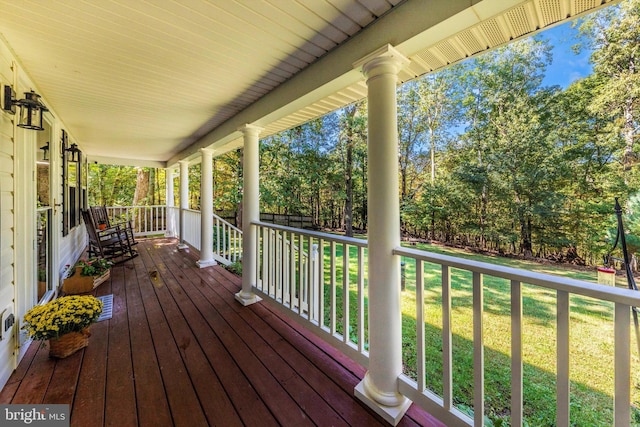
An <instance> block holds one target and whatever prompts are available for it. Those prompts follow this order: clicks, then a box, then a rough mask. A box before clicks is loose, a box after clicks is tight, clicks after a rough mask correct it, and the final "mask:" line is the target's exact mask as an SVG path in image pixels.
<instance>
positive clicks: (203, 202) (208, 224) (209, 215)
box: [196, 148, 218, 268]
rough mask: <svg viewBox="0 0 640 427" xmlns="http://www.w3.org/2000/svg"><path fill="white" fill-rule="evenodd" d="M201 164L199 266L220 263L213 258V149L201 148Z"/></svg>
mask: <svg viewBox="0 0 640 427" xmlns="http://www.w3.org/2000/svg"><path fill="white" fill-rule="evenodd" d="M200 153H201V154H202V163H201V164H200V216H201V218H200V259H199V260H198V261H197V262H196V264H197V265H198V267H200V268H204V267H209V266H212V265H216V264H218V263H217V262H216V260H215V259H213V166H212V163H213V150H210V149H207V148H201V149H200Z"/></svg>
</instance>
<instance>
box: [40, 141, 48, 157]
mask: <svg viewBox="0 0 640 427" xmlns="http://www.w3.org/2000/svg"><path fill="white" fill-rule="evenodd" d="M40 149H41V150H42V151H43V154H42V160H49V159H47V153H48V152H49V141H47V142H46V143H45V145H43V146H42V147H40Z"/></svg>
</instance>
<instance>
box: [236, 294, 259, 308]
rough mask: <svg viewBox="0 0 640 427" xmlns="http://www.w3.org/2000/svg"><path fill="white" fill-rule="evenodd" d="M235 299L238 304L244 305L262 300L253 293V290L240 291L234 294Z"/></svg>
mask: <svg viewBox="0 0 640 427" xmlns="http://www.w3.org/2000/svg"><path fill="white" fill-rule="evenodd" d="M236 301H238V302H239V303H240V304H242V305H244V306H245V307H246V306H248V305H251V304H255V303H257V302H260V301H262V298H260V297H259V296H258V295H256V294H254V293H253V292H249V293H244V292H243V291H240V292H238V293H237V294H236Z"/></svg>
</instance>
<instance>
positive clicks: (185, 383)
mask: <svg viewBox="0 0 640 427" xmlns="http://www.w3.org/2000/svg"><path fill="white" fill-rule="evenodd" d="M145 250H146V248H140V249H138V253H139V254H141V256H144V255H143V253H144V251H145ZM138 258H140V257H138ZM144 268H145V269H147V268H148V266H147V265H145V266H144ZM138 285H139V288H140V293H141V295H142V300H143V305H144V310H145V312H146V313H147V316H148V317H149V319H152V321H150V322H149V326H150V330H151V337H152V339H153V343H154V347H155V350H156V356H157V358H158V365H159V367H160V372H161V373H162V379H163V383H164V386H165V393H166V395H167V400H168V402H169V407H170V409H171V415H172V418H173V421H174V423H175V425H178V426H180V425H184V426H195V425H206V423H207V420H206V417H205V415H204V413H203V411H202V408H201V406H200V404H199V403H198V396H197V395H196V393H195V391H194V389H193V384H192V382H191V379H190V378H189V375H188V373H187V369H186V367H185V366H184V363H183V360H182V357H181V355H180V350H179V348H178V346H177V343H176V341H175V340H174V339H173V336H172V334H171V329H170V328H169V325H168V320H167V318H166V317H165V314H164V313H163V311H162V307H161V306H160V302H159V301H158V298H157V296H156V293H155V290H154V287H159V288H160V289H162V287H163V285H162V283H161V282H160V283H152V282H151V279H149V278H147V279H145V280H140V281H139V282H138ZM141 400H142V402H144V396H141ZM146 404H153V402H146Z"/></svg>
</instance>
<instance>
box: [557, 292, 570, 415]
mask: <svg viewBox="0 0 640 427" xmlns="http://www.w3.org/2000/svg"><path fill="white" fill-rule="evenodd" d="M556 299H557V301H556V306H557V308H556V313H557V315H556V316H557V320H556V322H557V331H558V332H557V334H558V337H557V347H558V354H557V369H558V373H557V379H556V399H557V410H556V411H557V416H556V425H557V426H558V427H568V426H569V418H570V415H569V410H570V384H569V315H570V312H569V293H568V292H565V291H557V297H556Z"/></svg>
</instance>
